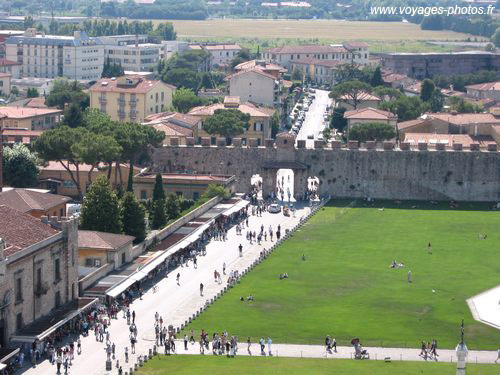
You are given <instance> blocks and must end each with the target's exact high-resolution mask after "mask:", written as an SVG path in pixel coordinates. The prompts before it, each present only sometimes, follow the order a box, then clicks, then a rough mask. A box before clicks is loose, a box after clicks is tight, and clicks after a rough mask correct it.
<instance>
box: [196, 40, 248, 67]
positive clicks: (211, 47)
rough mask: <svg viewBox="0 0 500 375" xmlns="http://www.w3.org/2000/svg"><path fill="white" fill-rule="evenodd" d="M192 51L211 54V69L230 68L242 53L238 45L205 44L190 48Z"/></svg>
mask: <svg viewBox="0 0 500 375" xmlns="http://www.w3.org/2000/svg"><path fill="white" fill-rule="evenodd" d="M190 48H191V49H202V50H205V51H207V52H208V53H210V63H209V65H210V68H213V67H223V66H229V65H230V64H231V61H232V60H233V59H234V58H235V57H236V55H238V52H240V51H241V49H242V48H241V47H240V46H239V45H238V44H203V45H194V46H190Z"/></svg>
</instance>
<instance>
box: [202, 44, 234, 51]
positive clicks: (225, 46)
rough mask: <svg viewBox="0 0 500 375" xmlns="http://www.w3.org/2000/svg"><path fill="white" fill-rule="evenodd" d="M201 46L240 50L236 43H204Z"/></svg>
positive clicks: (213, 48) (214, 48)
mask: <svg viewBox="0 0 500 375" xmlns="http://www.w3.org/2000/svg"><path fill="white" fill-rule="evenodd" d="M203 48H205V49H207V50H217V51H218V50H240V49H241V47H240V46H239V45H238V44H215V45H204V46H203Z"/></svg>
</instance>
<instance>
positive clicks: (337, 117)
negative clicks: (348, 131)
mask: <svg viewBox="0 0 500 375" xmlns="http://www.w3.org/2000/svg"><path fill="white" fill-rule="evenodd" d="M345 112H346V109H345V108H344V107H337V108H335V109H334V110H333V115H332V119H331V123H330V125H331V127H333V128H335V129H337V131H339V132H343V131H344V129H345V128H346V126H347V120H346V119H345V118H344V113H345Z"/></svg>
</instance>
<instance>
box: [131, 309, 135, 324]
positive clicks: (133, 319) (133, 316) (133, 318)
mask: <svg viewBox="0 0 500 375" xmlns="http://www.w3.org/2000/svg"><path fill="white" fill-rule="evenodd" d="M132 324H135V310H134V311H132Z"/></svg>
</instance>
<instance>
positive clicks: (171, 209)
mask: <svg viewBox="0 0 500 375" xmlns="http://www.w3.org/2000/svg"><path fill="white" fill-rule="evenodd" d="M180 207H181V205H180V202H179V197H178V196H177V195H176V194H174V193H170V194H169V195H168V197H167V200H166V202H165V214H166V215H167V217H168V219H169V220H175V219H177V218H178V217H179V214H180Z"/></svg>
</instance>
